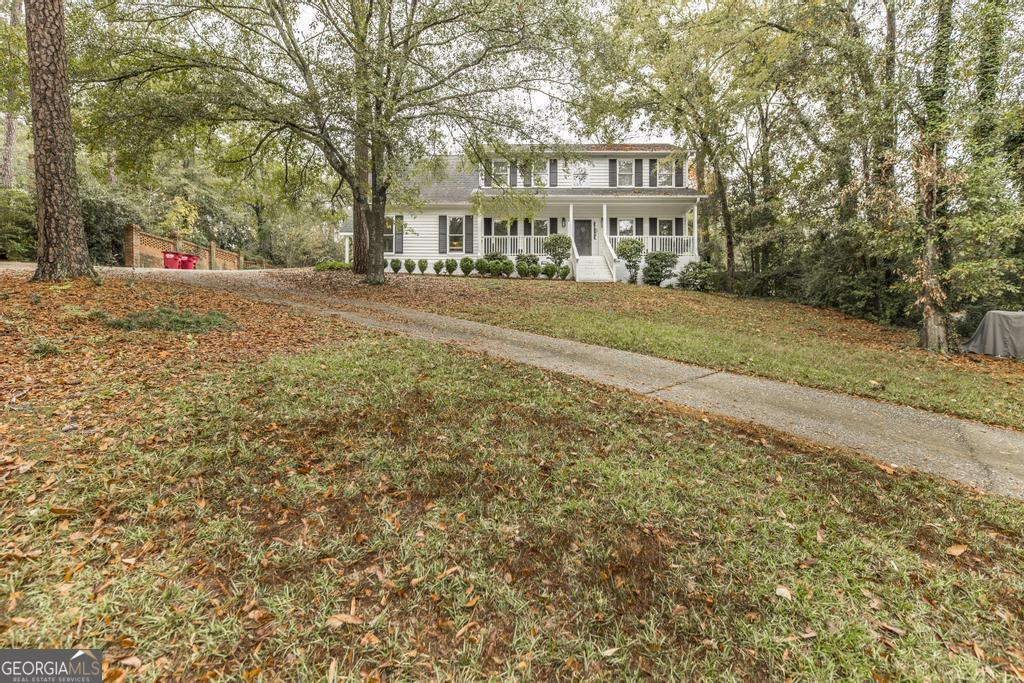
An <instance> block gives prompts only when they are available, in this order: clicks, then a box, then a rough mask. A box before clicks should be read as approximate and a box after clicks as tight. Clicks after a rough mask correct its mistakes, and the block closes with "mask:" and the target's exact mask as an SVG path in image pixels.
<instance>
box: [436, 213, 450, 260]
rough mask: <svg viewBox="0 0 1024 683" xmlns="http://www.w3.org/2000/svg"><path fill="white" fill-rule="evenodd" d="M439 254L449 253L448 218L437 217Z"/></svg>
mask: <svg viewBox="0 0 1024 683" xmlns="http://www.w3.org/2000/svg"><path fill="white" fill-rule="evenodd" d="M437 253H439V254H447V253H448V216H438V217H437Z"/></svg>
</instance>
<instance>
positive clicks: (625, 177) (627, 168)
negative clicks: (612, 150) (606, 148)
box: [617, 159, 634, 187]
mask: <svg viewBox="0 0 1024 683" xmlns="http://www.w3.org/2000/svg"><path fill="white" fill-rule="evenodd" d="M633 163H634V162H633V160H632V159H619V161H618V164H617V168H618V171H617V175H618V178H617V180H618V186H619V187H632V186H633Z"/></svg>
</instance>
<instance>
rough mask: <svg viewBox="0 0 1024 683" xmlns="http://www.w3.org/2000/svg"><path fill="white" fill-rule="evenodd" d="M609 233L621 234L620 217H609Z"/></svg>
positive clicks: (612, 234)
mask: <svg viewBox="0 0 1024 683" xmlns="http://www.w3.org/2000/svg"><path fill="white" fill-rule="evenodd" d="M608 234H609V235H611V236H612V237H615V236H616V235H618V234H619V219H618V218H609V219H608Z"/></svg>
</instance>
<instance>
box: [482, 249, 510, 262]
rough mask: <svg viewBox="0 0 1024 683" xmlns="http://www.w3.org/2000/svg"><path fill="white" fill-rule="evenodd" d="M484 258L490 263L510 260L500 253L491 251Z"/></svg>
mask: <svg viewBox="0 0 1024 683" xmlns="http://www.w3.org/2000/svg"><path fill="white" fill-rule="evenodd" d="M484 258H485V259H487V260H488V261H505V260H507V259H508V256H506V255H505V254H503V253H501V252H500V251H489V252H487V253H486V254H484Z"/></svg>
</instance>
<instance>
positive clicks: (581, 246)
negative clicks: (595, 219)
mask: <svg viewBox="0 0 1024 683" xmlns="http://www.w3.org/2000/svg"><path fill="white" fill-rule="evenodd" d="M591 232H592V227H591V224H590V221H589V220H579V221H576V224H575V225H574V226H573V238H574V241H575V242H576V251H578V252H579V253H580V256H590V255H591V253H592V250H591V248H590V247H591V245H590V242H591V239H592V237H591Z"/></svg>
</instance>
